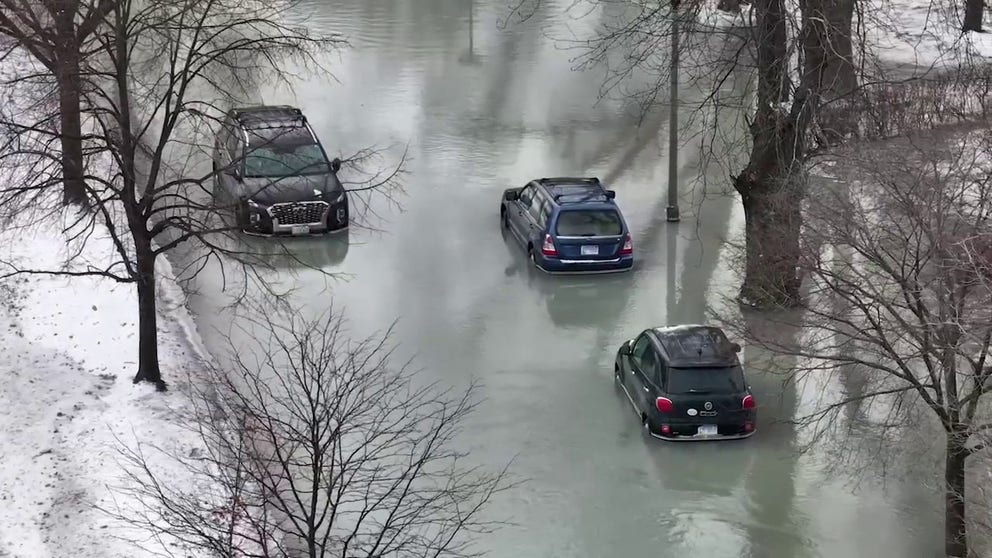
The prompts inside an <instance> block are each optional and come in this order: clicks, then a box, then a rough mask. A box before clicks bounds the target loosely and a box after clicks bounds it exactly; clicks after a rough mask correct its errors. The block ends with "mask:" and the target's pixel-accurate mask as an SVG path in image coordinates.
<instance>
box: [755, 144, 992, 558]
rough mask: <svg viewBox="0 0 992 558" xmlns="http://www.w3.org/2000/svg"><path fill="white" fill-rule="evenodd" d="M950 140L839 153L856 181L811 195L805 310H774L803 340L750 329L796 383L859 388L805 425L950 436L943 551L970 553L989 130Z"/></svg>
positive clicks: (983, 436)
mask: <svg viewBox="0 0 992 558" xmlns="http://www.w3.org/2000/svg"><path fill="white" fill-rule="evenodd" d="M951 143H952V145H949V146H948V145H943V144H941V142H939V141H935V140H934V138H933V137H932V136H931V137H927V138H914V139H913V140H912V141H909V140H900V141H898V142H892V143H889V144H885V145H882V146H878V145H856V146H852V148H851V149H850V150H848V151H845V152H844V153H842V154H841V155H840V157H839V160H841V161H843V163H844V166H845V169H846V170H847V174H845V176H844V178H845V179H848V181H849V182H848V188H847V189H841V190H838V191H826V190H825V189H821V190H820V191H818V192H817V193H816V194H815V195H811V196H810V199H809V200H808V204H809V210H808V215H809V219H808V221H809V222H808V223H807V225H808V230H807V232H806V235H807V238H808V240H809V243H808V246H807V250H806V251H805V252H804V257H803V258H801V261H802V262H803V272H804V273H805V274H806V275H807V277H808V283H809V289H810V292H809V295H808V296H807V297H804V302H803V305H802V310H803V312H802V313H801V314H796V313H792V314H788V315H782V316H780V317H779V318H777V319H779V320H780V321H781V322H782V323H783V324H785V325H788V326H790V327H793V328H797V327H798V328H802V331H803V337H802V339H801V340H800V341H798V342H796V343H792V344H789V345H786V344H783V343H780V342H776V341H775V340H773V339H772V338H770V337H769V336H767V335H764V334H762V333H761V332H760V331H758V330H756V329H754V328H751V327H748V326H747V325H743V326H742V327H741V331H740V333H741V334H742V335H743V336H744V337H745V338H747V339H748V340H749V342H751V343H755V344H758V345H759V346H763V347H765V348H767V349H769V350H772V351H774V352H776V353H778V354H780V355H785V356H789V357H793V358H798V359H799V360H798V361H797V363H796V364H795V365H794V367H793V370H792V372H791V378H790V379H791V380H792V381H794V382H796V383H798V384H802V383H803V382H812V383H815V385H817V386H824V385H826V384H827V383H828V382H832V381H838V382H840V383H841V384H842V385H845V386H847V385H849V384H851V383H852V382H853V383H856V384H857V388H856V389H850V390H847V389H845V390H842V391H843V394H842V395H840V396H839V397H822V398H821V399H820V401H819V404H818V406H817V408H815V409H814V410H813V411H812V412H810V413H809V414H806V415H805V416H803V417H802V418H801V419H800V422H802V423H803V424H805V425H806V426H808V427H810V428H812V429H813V431H814V432H815V433H816V434H820V435H822V434H825V433H829V432H831V431H834V432H836V431H838V430H840V428H841V427H843V426H845V425H846V426H847V427H850V428H867V429H872V430H879V431H883V432H885V433H887V435H888V436H889V437H893V436H896V437H898V436H909V435H911V434H912V433H914V432H924V433H925V434H923V436H924V437H927V435H928V434H929V435H930V436H929V437H930V438H931V439H932V436H938V437H939V436H940V434H941V433H943V448H942V449H943V452H942V454H943V459H942V460H943V468H942V472H943V475H942V476H943V479H944V493H945V548H946V553H947V555H948V556H953V557H961V558H963V557H965V556H967V555H968V539H967V535H966V533H967V522H966V514H965V510H966V498H965V485H966V475H965V472H966V462H967V460H968V458H969V457H970V456H972V455H974V454H976V453H979V452H982V451H984V450H985V449H986V446H987V445H988V443H989V441H990V440H992V437H990V433H992V413H990V412H989V407H988V405H989V402H990V399H989V398H988V397H986V395H988V393H989V392H990V390H992V382H990V378H992V362H990V357H992V178H990V176H992V175H990V172H989V171H990V169H992V134H990V133H989V132H988V131H980V132H972V133H970V134H968V135H966V136H965V141H960V142H958V141H956V140H955V141H952V142H951ZM821 389H822V388H821ZM823 393H836V392H835V391H833V390H824V391H823ZM851 407H857V408H858V409H859V412H858V413H857V416H859V417H861V418H860V419H857V420H855V419H852V417H851V415H849V414H846V413H845V412H844V411H847V410H849V409H850V408H851ZM927 411H929V413H927ZM921 417H923V418H921ZM820 437H821V436H814V437H813V439H814V440H817V439H819V438H820ZM890 449H891V448H890ZM886 455H889V452H888V451H885V452H882V453H881V455H875V459H876V460H877V459H884V458H885V456H886Z"/></svg>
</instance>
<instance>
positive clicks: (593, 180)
mask: <svg viewBox="0 0 992 558" xmlns="http://www.w3.org/2000/svg"><path fill="white" fill-rule="evenodd" d="M537 181H538V182H540V183H541V184H576V185H578V184H599V183H600V182H599V177H598V176H593V177H575V176H557V177H553V178H547V177H545V178H538V179H537Z"/></svg>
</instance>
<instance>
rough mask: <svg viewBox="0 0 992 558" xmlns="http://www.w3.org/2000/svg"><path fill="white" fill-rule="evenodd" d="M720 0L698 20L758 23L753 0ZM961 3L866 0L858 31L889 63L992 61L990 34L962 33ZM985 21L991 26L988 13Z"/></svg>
mask: <svg viewBox="0 0 992 558" xmlns="http://www.w3.org/2000/svg"><path fill="white" fill-rule="evenodd" d="M717 2H718V0H704V1H703V3H702V5H701V6H700V8H699V12H698V15H697V20H698V22H699V23H700V24H702V25H703V26H713V27H735V26H750V25H753V24H754V19H753V12H752V9H751V5H750V4H747V5H744V6H742V9H741V12H740V13H739V14H730V13H727V12H722V11H720V10H717V9H716V6H717ZM963 6H964V3H963V2H956V1H953V0H867V2H866V3H863V5H862V7H861V8H859V12H860V13H863V14H864V16H863V17H864V21H863V22H860V23H861V25H860V26H859V29H858V30H856V35H861V34H863V36H864V37H865V41H866V42H867V43H868V46H869V51H870V52H871V53H872V54H873V55H874V56H875V57H877V58H878V59H879V60H881V61H883V62H885V63H887V64H889V65H898V66H921V67H924V68H939V69H945V68H948V67H953V66H956V65H958V64H960V63H962V62H964V61H966V60H967V61H983V62H992V34H990V33H968V34H962V33H961V31H960V29H961V20H962V17H963ZM857 13H858V12H856V14H855V17H856V18H857V17H858V16H857ZM986 13H987V12H986ZM856 24H857V22H856ZM985 24H986V27H992V21H989V17H988V16H987V15H986V18H985ZM855 40H858V39H855Z"/></svg>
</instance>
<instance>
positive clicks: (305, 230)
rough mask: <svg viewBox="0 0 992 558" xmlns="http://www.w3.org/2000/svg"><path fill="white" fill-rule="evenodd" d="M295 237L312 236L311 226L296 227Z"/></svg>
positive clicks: (293, 231)
mask: <svg viewBox="0 0 992 558" xmlns="http://www.w3.org/2000/svg"><path fill="white" fill-rule="evenodd" d="M292 234H293V236H299V235H302V234H310V226H309V225H294V226H293V229H292Z"/></svg>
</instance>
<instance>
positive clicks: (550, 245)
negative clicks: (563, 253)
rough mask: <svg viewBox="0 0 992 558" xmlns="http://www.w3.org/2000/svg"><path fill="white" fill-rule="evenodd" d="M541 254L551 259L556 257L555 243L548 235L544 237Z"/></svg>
mask: <svg viewBox="0 0 992 558" xmlns="http://www.w3.org/2000/svg"><path fill="white" fill-rule="evenodd" d="M541 253H542V254H544V255H545V256H552V257H554V256H557V255H558V250H556V249H555V242H554V240H552V239H551V235H550V234H546V235H544V244H542V245H541Z"/></svg>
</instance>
